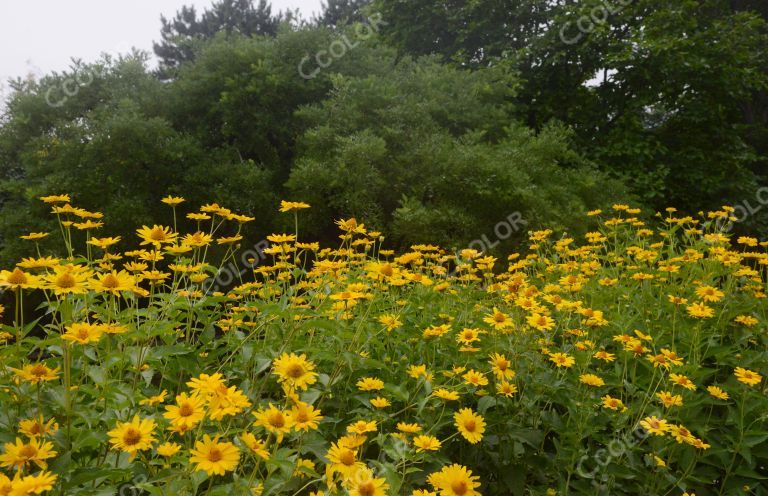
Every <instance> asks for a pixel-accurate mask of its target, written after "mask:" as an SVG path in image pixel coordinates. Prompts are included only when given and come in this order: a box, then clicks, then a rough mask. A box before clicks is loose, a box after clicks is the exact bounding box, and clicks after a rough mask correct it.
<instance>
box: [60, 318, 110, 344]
mask: <svg viewBox="0 0 768 496" xmlns="http://www.w3.org/2000/svg"><path fill="white" fill-rule="evenodd" d="M65 329H66V330H67V332H65V333H64V334H62V335H61V339H63V340H65V341H69V342H71V343H78V344H89V343H95V342H97V341H98V340H99V339H101V336H102V335H104V328H103V327H102V326H100V325H98V324H90V323H88V322H76V323H74V324H72V325H70V326H67V327H65Z"/></svg>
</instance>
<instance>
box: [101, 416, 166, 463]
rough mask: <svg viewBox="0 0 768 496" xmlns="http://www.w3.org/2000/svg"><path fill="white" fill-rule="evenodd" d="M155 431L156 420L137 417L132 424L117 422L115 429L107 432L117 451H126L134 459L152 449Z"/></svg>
mask: <svg viewBox="0 0 768 496" xmlns="http://www.w3.org/2000/svg"><path fill="white" fill-rule="evenodd" d="M154 430H155V421H154V420H152V419H148V418H146V419H141V418H139V416H138V415H136V416H134V417H133V419H132V420H131V421H130V422H117V425H116V426H115V428H114V429H112V430H111V431H109V432H107V435H108V436H109V437H110V438H111V439H110V440H109V442H110V443H111V444H112V446H113V447H114V448H115V449H118V450H121V451H125V452H126V453H129V454H130V455H131V458H133V457H134V456H136V453H137V452H139V451H143V450H148V449H150V448H151V447H152V443H154V442H155V437H154Z"/></svg>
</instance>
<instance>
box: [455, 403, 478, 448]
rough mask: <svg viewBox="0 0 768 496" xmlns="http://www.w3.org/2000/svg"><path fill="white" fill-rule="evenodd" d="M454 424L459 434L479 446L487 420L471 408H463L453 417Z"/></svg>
mask: <svg viewBox="0 0 768 496" xmlns="http://www.w3.org/2000/svg"><path fill="white" fill-rule="evenodd" d="M453 420H454V424H455V425H456V428H457V429H458V430H459V433H460V434H461V435H462V436H463V437H464V439H466V440H467V441H469V442H470V443H471V444H477V443H478V442H480V440H481V439H483V432H485V420H484V419H483V417H482V416H480V415H478V414H476V413H475V412H473V411H472V410H470V409H469V408H462V409H461V410H459V411H458V412H456V413H454V415H453Z"/></svg>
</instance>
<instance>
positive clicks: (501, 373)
mask: <svg viewBox="0 0 768 496" xmlns="http://www.w3.org/2000/svg"><path fill="white" fill-rule="evenodd" d="M490 358H491V360H490V362H489V363H490V364H491V368H492V370H493V373H494V375H495V376H496V378H497V379H498V380H500V381H501V380H506V379H512V378H514V377H515V371H514V370H512V369H511V368H510V367H511V366H512V362H510V361H509V360H508V359H507V357H505V356H504V355H501V354H499V353H493V354H491V357H490Z"/></svg>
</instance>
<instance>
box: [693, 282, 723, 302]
mask: <svg viewBox="0 0 768 496" xmlns="http://www.w3.org/2000/svg"><path fill="white" fill-rule="evenodd" d="M696 294H697V295H698V296H699V298H701V299H703V300H704V301H709V302H713V303H714V302H718V301H720V300H722V299H723V296H725V294H724V293H723V292H722V291H720V290H719V289H717V288H715V287H712V286H699V287H698V288H696Z"/></svg>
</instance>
